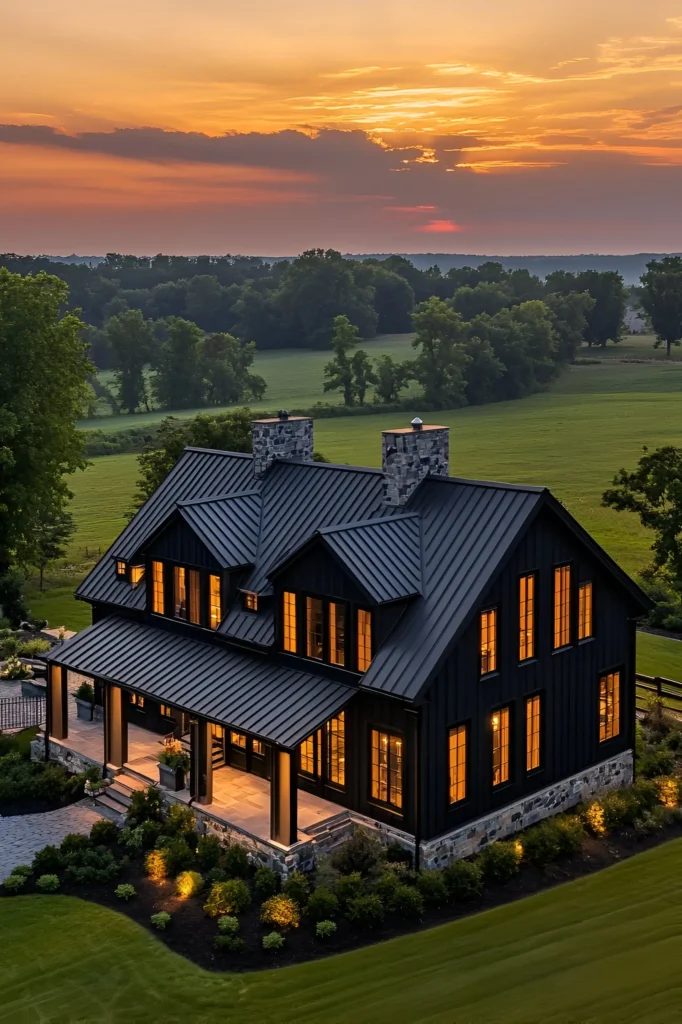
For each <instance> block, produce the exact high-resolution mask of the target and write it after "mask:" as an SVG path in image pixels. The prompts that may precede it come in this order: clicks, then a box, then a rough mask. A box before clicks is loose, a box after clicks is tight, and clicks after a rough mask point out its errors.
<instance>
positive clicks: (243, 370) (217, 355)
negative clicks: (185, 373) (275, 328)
mask: <svg viewBox="0 0 682 1024" xmlns="http://www.w3.org/2000/svg"><path fill="white" fill-rule="evenodd" d="M200 351H201V365H202V370H203V373H204V379H205V388H206V399H207V401H208V403H209V404H210V405H229V404H231V403H233V402H241V401H244V400H246V401H249V399H256V400H258V399H260V398H262V397H263V395H264V394H265V388H266V384H265V381H264V380H263V378H262V377H260V376H259V375H258V374H256V373H251V370H250V368H251V366H252V364H253V360H254V357H255V355H256V345H255V343H254V342H253V341H251V342H249V343H248V344H245V343H244V342H243V341H240V340H239V339H238V338H235V337H233V335H231V334H211V335H210V336H209V337H208V338H204V340H203V341H202V343H201V350H200Z"/></svg>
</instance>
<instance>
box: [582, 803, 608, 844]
mask: <svg viewBox="0 0 682 1024" xmlns="http://www.w3.org/2000/svg"><path fill="white" fill-rule="evenodd" d="M584 818H585V824H586V825H587V827H588V828H589V830H590V832H591V833H592V835H595V836H605V835H606V825H605V824H604V808H603V807H602V805H601V804H600V803H599V801H598V800H595V801H594V803H591V804H590V805H589V807H588V808H587V810H586V811H585V815H584Z"/></svg>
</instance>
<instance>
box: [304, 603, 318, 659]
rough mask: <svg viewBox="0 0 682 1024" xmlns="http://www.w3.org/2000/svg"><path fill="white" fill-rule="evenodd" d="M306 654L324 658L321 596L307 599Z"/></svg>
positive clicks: (311, 656) (310, 656)
mask: <svg viewBox="0 0 682 1024" xmlns="http://www.w3.org/2000/svg"><path fill="white" fill-rule="evenodd" d="M305 635H306V654H307V655H308V657H309V658H317V659H321V658H322V601H321V600H320V598H319V597H306V599H305Z"/></svg>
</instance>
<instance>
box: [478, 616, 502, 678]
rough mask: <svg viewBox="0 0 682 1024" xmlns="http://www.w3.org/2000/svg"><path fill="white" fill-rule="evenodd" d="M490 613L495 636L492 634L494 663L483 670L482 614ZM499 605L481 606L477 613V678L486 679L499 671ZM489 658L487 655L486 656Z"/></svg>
mask: <svg viewBox="0 0 682 1024" xmlns="http://www.w3.org/2000/svg"><path fill="white" fill-rule="evenodd" d="M491 613H493V614H494V616H495V636H494V641H493V644H494V660H495V663H494V665H493V667H492V668H490V669H486V671H485V672H484V671H483V616H484V615H490V614H491ZM500 618H501V616H500V606H499V604H491V605H489V606H486V607H485V608H481V610H480V611H479V613H478V678H479V679H487V678H489V677H490V676H494V675H496V674H497V673H498V672H499V668H498V665H499V661H500ZM488 658H489V656H488Z"/></svg>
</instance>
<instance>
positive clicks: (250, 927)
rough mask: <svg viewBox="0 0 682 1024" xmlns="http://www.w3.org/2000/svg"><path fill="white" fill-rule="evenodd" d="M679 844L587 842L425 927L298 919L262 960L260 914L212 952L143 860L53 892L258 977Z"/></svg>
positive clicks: (206, 931)
mask: <svg viewBox="0 0 682 1024" xmlns="http://www.w3.org/2000/svg"><path fill="white" fill-rule="evenodd" d="M681 836H682V824H680V823H678V822H675V823H674V824H672V825H670V826H668V827H666V828H663V829H660V830H658V831H656V832H655V833H653V834H651V835H648V836H641V835H638V834H636V833H635V832H633V831H624V832H622V833H619V834H618V835H612V836H609V837H607V838H605V839H593V838H589V839H587V840H586V842H585V843H584V844H583V848H582V851H581V853H580V855H579V856H578V857H575V858H572V859H570V860H565V861H561V862H558V863H554V864H550V865H548V866H547V867H546V868H545V869H544V870H540V869H537V868H534V867H532V866H530V865H523V866H522V868H521V871H520V872H519V874H518V875H517V876H516V877H515V878H514V879H513V880H512V881H510V882H508V883H507V884H506V885H496V886H493V885H491V886H486V889H485V892H484V896H483V898H482V899H481V900H480V901H478V902H477V903H475V904H468V905H463V904H460V905H458V906H448V907H443V908H440V909H427V910H426V912H425V913H424V917H423V919H422V920H421V921H420V922H418V923H415V922H408V921H406V920H405V919H403V918H400V917H399V916H398V915H397V914H389V913H387V914H386V918H385V921H384V924H383V926H382V927H381V928H379V929H377V930H376V931H373V932H369V933H368V932H363V931H359V930H358V929H357V928H354V927H353V926H352V925H351V924H350V922H348V921H346V920H345V919H344V918H343V917H339V918H338V920H337V926H338V927H337V932H336V934H335V935H334V936H332V937H331V938H330V939H325V940H320V939H317V938H316V937H315V925H314V924H312V923H311V922H309V921H308V920H307V919H306V918H305V917H302V918H301V924H300V926H299V927H298V928H296V929H293V930H291V931H289V932H287V933H286V943H285V945H284V947H283V948H282V949H281V950H278V951H276V952H274V953H273V952H266V951H265V950H263V948H262V945H261V941H262V937H263V935H265V934H266V933H267V932H269V931H271V930H272V929H271V928H270V927H269V926H268V927H266V926H264V925H262V924H261V923H260V919H259V913H260V907H258V906H256V905H255V904H254V905H253V906H252V907H251V908H250V909H249V911H248V912H247V913H245V914H240V915H239V921H240V925H241V927H240V931H239V935H240V936H241V937H242V938H243V939H244V940H245V942H246V948H245V949H244V950H243V951H242V952H241V953H229V952H226V951H216V950H214V949H213V939H214V938H215V936H216V935H217V934H218V929H217V925H216V922H215V921H214V920H212V919H211V918H209V917H208V916H207V915H206V914H205V913H204V910H203V903H204V898H203V897H201V896H199V897H196V896H195V897H192V898H190V899H179V898H178V897H177V896H176V895H175V891H174V883H173V882H172V881H167V882H160V883H158V882H152V881H151V880H150V879H149V878H147V876H146V875H145V874H144V873H143V870H142V861H143V858H142V857H140V856H137V857H136V858H135V859H134V860H133V861H132V862H131V864H130V866H129V867H128V868H127V869H124V870H123V871H122V872H121V874H120V876H119V877H118V878H117V879H116V880H115V881H113V882H106V883H95V884H92V885H75V884H73V883H72V882H69V881H68V879H63V881H62V885H61V888H60V890H59V891H60V893H61V894H63V895H69V896H78V897H80V898H81V899H85V900H91V901H92V902H94V903H99V904H101V905H102V906H105V907H109V908H111V909H112V910H117V911H119V912H121V913H123V914H126V915H127V916H128V917H130V918H132V919H133V920H134V921H137V922H138V923H139V924H141V925H142V926H143V927H145V928H147V929H148V930H150V931H151V932H152V934H153V935H154V936H156V937H157V938H158V939H160V940H161V941H162V942H164V943H165V944H166V945H167V946H168V947H169V948H170V949H172V950H173V951H174V952H176V953H179V954H181V955H182V956H184V957H187V959H189V960H192V961H193V962H194V963H196V964H198V965H199V966H200V967H203V968H206V969H207V970H212V971H257V970H262V969H264V968H266V967H284V966H288V965H291V964H296V963H301V962H304V961H307V960H315V959H319V958H321V957H324V956H329V955H331V954H334V953H342V952H346V951H348V950H351V949H356V948H358V947H361V946H367V945H370V944H373V943H375V942H380V941H383V940H385V939H391V938H394V937H396V936H399V935H407V934H410V933H414V932H415V931H421V930H422V929H425V928H430V927H433V926H434V925H438V924H444V923H445V922H447V921H453V920H456V919H457V918H462V917H467V916H469V915H470V914H473V913H476V912H478V911H481V910H489V909H491V908H493V907H497V906H501V905H502V904H505V903H511V902H513V901H515V900H519V899H522V898H524V897H525V896H530V895H532V894H533V893H536V892H541V891H542V890H544V889H550V888H552V887H553V886H555V885H559V884H560V883H562V882H568V881H571V880H572V879H575V878H582V877H584V876H586V875H591V874H593V873H594V872H595V871H600V870H601V869H602V868H605V867H609V866H610V865H612V864H617V863H618V862H619V861H622V860H626V859H627V858H629V857H632V856H634V855H635V854H638V853H642V852H643V851H644V850H648V849H651V848H652V847H655V846H659V845H660V844H661V843H664V842H667V841H668V840H670V839H676V838H679V837H681ZM115 852H117V853H118V854H120V855H121V856H122V855H123V854H124V853H126V852H128V851H124V850H123V849H120V850H117V851H115ZM33 881H34V880H33V879H29V880H28V883H27V885H26V887H25V888H24V889H23V890H22V894H23V893H28V892H32V891H34V885H33ZM121 882H130V883H131V884H132V885H134V887H135V890H136V893H137V895H136V896H134V897H132V899H130V901H129V902H127V903H126V902H124V901H122V900H120V899H118V898H117V897H116V896H114V889H115V888H116V886H117V885H118V884H119V883H121ZM8 898H9V897H8ZM161 910H165V911H167V912H168V913H170V914H171V915H172V920H171V923H170V924H169V925H168V926H167V928H166V930H165V931H157V930H155V929H154V928H153V927H152V926H151V924H150V920H149V918H150V916H151V915H152V914H156V913H158V912H159V911H161Z"/></svg>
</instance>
